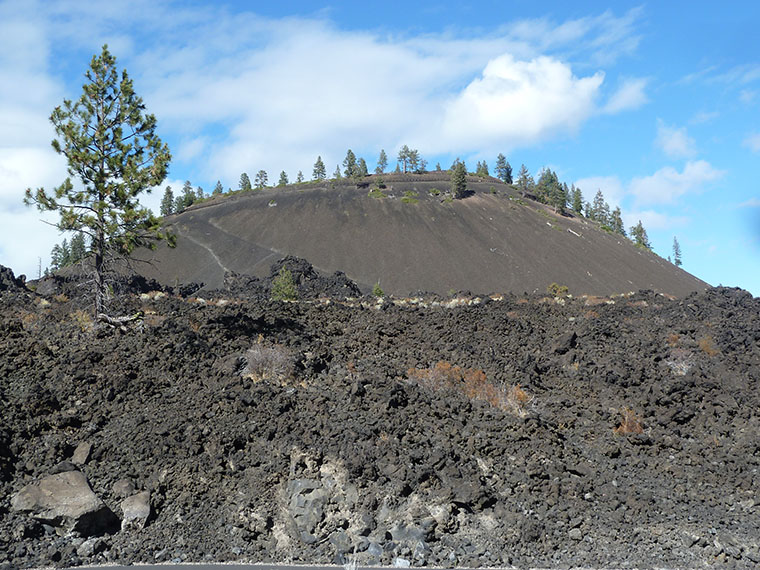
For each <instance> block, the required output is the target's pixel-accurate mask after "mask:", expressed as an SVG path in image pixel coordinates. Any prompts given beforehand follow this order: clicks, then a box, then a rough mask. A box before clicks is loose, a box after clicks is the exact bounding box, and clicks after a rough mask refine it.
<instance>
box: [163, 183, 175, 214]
mask: <svg viewBox="0 0 760 570" xmlns="http://www.w3.org/2000/svg"><path fill="white" fill-rule="evenodd" d="M160 212H161V215H162V216H171V215H172V214H173V213H174V192H172V187H171V186H167V187H166V190H164V197H163V198H162V199H161V209H160Z"/></svg>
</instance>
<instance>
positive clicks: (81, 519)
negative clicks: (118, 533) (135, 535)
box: [11, 471, 118, 536]
mask: <svg viewBox="0 0 760 570" xmlns="http://www.w3.org/2000/svg"><path fill="white" fill-rule="evenodd" d="M11 508H12V509H13V510H14V511H16V512H19V513H26V514H29V515H31V516H32V517H34V518H35V519H36V520H38V521H40V522H43V523H46V524H49V525H51V526H54V527H57V529H58V530H59V532H61V533H63V534H66V533H72V532H75V533H78V534H79V535H81V536H93V535H100V534H104V533H107V532H110V531H112V530H114V525H115V524H118V520H117V518H116V516H115V515H114V514H113V512H112V511H111V510H110V509H109V508H108V507H107V506H106V505H105V504H104V503H103V501H101V500H100V499H99V498H98V497H97V496H96V495H95V493H93V491H92V489H91V488H90V484H89V483H88V481H87V478H86V477H85V476H84V474H83V473H81V472H79V471H65V472H63V473H56V474H54V475H49V476H47V477H44V478H43V479H42V480H40V481H39V482H38V483H33V484H31V485H27V486H26V487H24V488H23V489H21V490H20V491H19V492H18V493H16V494H15V495H14V496H13V497H12V498H11Z"/></svg>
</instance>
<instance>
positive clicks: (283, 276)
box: [271, 265, 298, 301]
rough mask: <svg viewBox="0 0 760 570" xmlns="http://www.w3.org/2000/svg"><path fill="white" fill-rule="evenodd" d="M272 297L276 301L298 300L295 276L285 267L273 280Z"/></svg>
mask: <svg viewBox="0 0 760 570" xmlns="http://www.w3.org/2000/svg"><path fill="white" fill-rule="evenodd" d="M271 297H272V300H274V301H295V300H296V299H297V298H298V291H297V289H296V282H295V280H294V279H293V274H292V273H291V272H290V271H288V269H287V268H286V267H285V266H284V265H283V266H282V267H281V268H280V272H279V273H278V274H277V277H275V278H274V279H273V280H272V291H271Z"/></svg>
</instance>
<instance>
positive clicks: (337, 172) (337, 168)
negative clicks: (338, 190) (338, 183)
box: [333, 164, 342, 180]
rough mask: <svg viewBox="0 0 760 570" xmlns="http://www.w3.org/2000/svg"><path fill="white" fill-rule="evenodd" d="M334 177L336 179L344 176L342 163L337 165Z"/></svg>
mask: <svg viewBox="0 0 760 570" xmlns="http://www.w3.org/2000/svg"><path fill="white" fill-rule="evenodd" d="M333 178H335V180H340V179H341V178H342V175H341V173H340V164H338V165H337V166H336V167H335V172H333Z"/></svg>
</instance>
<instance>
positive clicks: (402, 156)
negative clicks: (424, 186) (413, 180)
mask: <svg viewBox="0 0 760 570" xmlns="http://www.w3.org/2000/svg"><path fill="white" fill-rule="evenodd" d="M409 153H410V149H409V147H408V146H407V145H404V146H402V147H401V150H399V151H398V157H397V158H396V166H397V167H398V166H400V167H401V168H403V172H404V174H406V171H407V168H408V167H409Z"/></svg>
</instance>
